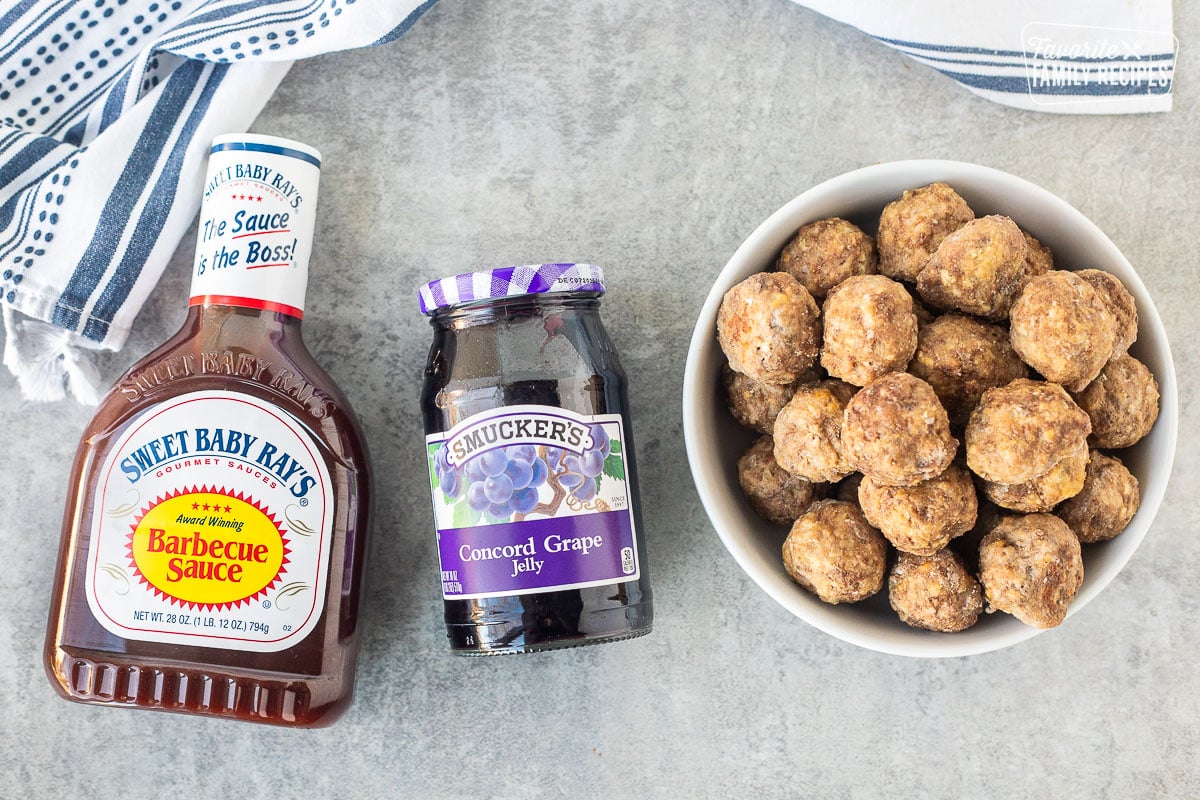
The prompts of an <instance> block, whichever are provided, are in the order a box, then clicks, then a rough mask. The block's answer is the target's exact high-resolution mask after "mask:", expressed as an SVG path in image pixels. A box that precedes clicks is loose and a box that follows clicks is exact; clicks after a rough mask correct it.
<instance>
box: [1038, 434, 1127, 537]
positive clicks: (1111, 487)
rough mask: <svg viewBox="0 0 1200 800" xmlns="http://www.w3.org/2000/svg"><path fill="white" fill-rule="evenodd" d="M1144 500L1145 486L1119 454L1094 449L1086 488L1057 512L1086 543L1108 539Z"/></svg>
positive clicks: (1119, 529)
mask: <svg viewBox="0 0 1200 800" xmlns="http://www.w3.org/2000/svg"><path fill="white" fill-rule="evenodd" d="M1140 504H1141V487H1139V486H1138V479H1137V478H1135V477H1134V476H1133V473H1132V472H1130V471H1129V470H1128V469H1126V468H1125V465H1124V464H1122V463H1121V460H1120V459H1119V458H1113V457H1112V456H1106V455H1104V454H1103V453H1092V460H1091V461H1090V462H1088V467H1087V477H1086V478H1085V479H1084V481H1083V491H1081V492H1080V493H1079V494H1077V495H1075V496H1074V497H1072V498H1071V499H1070V500H1068V501H1067V502H1065V503H1063V504H1062V505H1061V506H1059V507H1058V510H1057V512H1055V513H1056V515H1057V516H1058V517H1060V518H1061V519H1062V521H1063V522H1065V523H1067V525H1068V526H1070V528H1071V530H1073V531H1074V532H1075V535H1076V536H1078V537H1079V541H1081V542H1083V543H1084V544H1091V543H1092V542H1107V541H1108V540H1109V539H1111V538H1113V537H1114V536H1116V535H1117V534H1119V533H1120V532H1121V531H1123V530H1125V526H1126V525H1128V524H1129V520H1131V519H1133V515H1134V514H1135V513H1137V510H1138V506H1139V505H1140Z"/></svg>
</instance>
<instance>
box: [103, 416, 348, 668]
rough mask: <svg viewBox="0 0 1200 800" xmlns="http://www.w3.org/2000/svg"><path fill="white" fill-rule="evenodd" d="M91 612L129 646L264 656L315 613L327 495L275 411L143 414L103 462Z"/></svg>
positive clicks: (326, 484) (305, 440)
mask: <svg viewBox="0 0 1200 800" xmlns="http://www.w3.org/2000/svg"><path fill="white" fill-rule="evenodd" d="M93 502H94V504H95V506H96V508H97V509H98V513H97V514H96V515H95V517H94V519H95V521H94V523H93V528H92V538H91V547H90V551H89V561H88V570H87V587H86V588H87V599H88V605H89V606H90V607H91V610H92V613H93V614H94V615H95V617H96V619H97V620H98V621H99V622H100V624H101V625H103V626H104V628H105V629H107V630H108V631H110V632H111V633H114V634H116V635H118V636H121V637H123V638H126V639H137V640H143V641H152V642H163V643H170V644H185V645H193V646H202V647H219V648H226V649H238V650H251V651H255V652H272V651H277V650H282V649H284V648H287V647H291V646H293V645H294V644H296V643H297V642H299V641H300V640H301V639H303V638H304V637H305V636H307V635H308V633H309V632H311V631H312V629H313V627H314V626H315V625H316V623H317V618H318V617H320V615H321V610H322V608H323V605H324V597H325V586H326V582H327V578H328V565H329V552H330V547H331V544H332V542H331V540H332V522H333V521H332V516H331V514H332V505H333V488H332V484H331V481H330V475H329V471H328V469H327V468H326V466H325V463H324V461H323V460H322V459H321V456H320V454H319V452H318V450H317V446H316V443H315V441H314V440H313V439H312V437H310V436H309V435H308V434H307V433H306V432H305V431H304V429H303V428H301V427H300V426H299V425H298V424H297V423H296V421H295V420H293V419H292V418H291V417H290V416H288V415H287V414H286V413H285V412H283V411H281V410H280V409H278V408H276V407H274V406H271V405H269V404H267V403H263V402H262V401H259V400H257V399H255V398H253V397H250V396H248V395H243V394H238V393H235V392H194V393H191V394H186V395H182V396H180V397H177V398H175V399H173V400H170V401H168V402H166V403H164V404H162V405H159V406H155V407H154V408H151V409H148V410H147V411H146V412H144V413H143V414H142V415H141V416H139V417H137V418H136V419H135V420H134V421H133V422H132V423H131V424H130V425H129V426H128V427H127V428H126V429H125V431H124V433H122V434H121V436H120V438H119V439H118V441H117V442H116V445H115V447H114V448H113V450H112V451H111V452H110V454H109V456H108V457H107V459H106V460H105V463H104V468H103V470H102V471H101V474H100V481H99V483H98V485H97V490H96V495H95V497H94V498H93Z"/></svg>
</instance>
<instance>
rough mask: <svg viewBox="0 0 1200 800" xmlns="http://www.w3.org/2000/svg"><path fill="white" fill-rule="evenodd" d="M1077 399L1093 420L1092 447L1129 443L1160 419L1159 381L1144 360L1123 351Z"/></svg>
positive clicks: (1139, 437) (1138, 438)
mask: <svg viewBox="0 0 1200 800" xmlns="http://www.w3.org/2000/svg"><path fill="white" fill-rule="evenodd" d="M1075 402H1077V403H1079V407H1080V408H1082V409H1083V410H1084V411H1086V412H1087V415H1088V417H1089V418H1090V419H1091V421H1092V435H1091V438H1089V439H1088V441H1089V442H1091V443H1092V447H1103V448H1106V449H1113V450H1116V449H1120V448H1122V447H1129V446H1130V445H1132V444H1135V443H1137V442H1138V441H1140V440H1141V438H1142V437H1143V436H1145V435H1146V434H1148V433H1149V432H1150V429H1151V428H1153V427H1154V421H1155V420H1157V419H1158V381H1156V380H1154V375H1152V374H1151V373H1150V370H1149V369H1148V368H1147V367H1146V365H1145V364H1143V363H1142V362H1140V361H1138V360H1137V359H1136V358H1134V357H1133V356H1131V355H1129V354H1128V353H1122V354H1121V355H1119V356H1117V357H1116V358H1114V359H1113V360H1112V361H1109V362H1108V364H1107V365H1105V367H1104V369H1103V370H1102V371H1101V372H1100V375H1099V376H1098V377H1097V378H1096V380H1094V381H1092V382H1091V383H1090V384H1088V385H1087V387H1086V388H1085V389H1084V390H1083V391H1082V392H1079V393H1078V394H1076V395H1075Z"/></svg>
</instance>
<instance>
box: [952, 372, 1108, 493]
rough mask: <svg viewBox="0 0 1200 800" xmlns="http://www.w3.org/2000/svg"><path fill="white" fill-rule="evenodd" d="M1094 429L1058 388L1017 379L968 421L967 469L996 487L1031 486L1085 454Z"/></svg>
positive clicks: (994, 392) (990, 393)
mask: <svg viewBox="0 0 1200 800" xmlns="http://www.w3.org/2000/svg"><path fill="white" fill-rule="evenodd" d="M1091 430H1092V424H1091V422H1090V421H1089V420H1088V415H1087V414H1086V413H1084V411H1083V409H1081V408H1080V407H1079V406H1077V405H1075V401H1074V400H1072V399H1071V396H1070V395H1069V394H1067V393H1066V391H1065V390H1064V389H1063V388H1062V387H1061V386H1059V385H1058V384H1056V383H1046V382H1045V381H1032V380H1029V379H1027V378H1021V379H1019V380H1015V381H1013V382H1012V383H1010V384H1008V385H1007V386H1000V387H997V388H995V389H988V390H987V391H986V392H984V393H983V397H982V398H980V400H979V406H978V407H977V408H976V409H975V411H974V412H972V413H971V418H970V419H969V420H968V421H967V431H966V436H965V438H966V444H967V466H968V467H970V468H971V471H972V472H974V473H975V474H976V475H978V476H979V477H981V478H983V479H984V480H987V481H992V482H994V483H1009V484H1012V483H1025V482H1026V481H1031V480H1033V479H1034V478H1036V477H1038V476H1040V475H1045V474H1046V473H1047V472H1049V471H1050V468H1051V467H1053V466H1054V465H1055V464H1057V463H1058V462H1060V461H1062V460H1063V459H1064V458H1066V457H1067V456H1070V455H1073V454H1075V453H1078V452H1079V448H1080V447H1082V446H1083V444H1084V442H1086V441H1087V437H1088V434H1089V433H1091Z"/></svg>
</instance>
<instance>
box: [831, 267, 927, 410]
mask: <svg viewBox="0 0 1200 800" xmlns="http://www.w3.org/2000/svg"><path fill="white" fill-rule="evenodd" d="M821 313H822V315H823V317H824V323H825V343H824V345H823V348H822V350H821V366H822V367H824V368H825V371H826V372H828V373H829V374H830V375H832V376H833V377H835V378H841V379H842V380H844V381H846V382H847V383H852V384H854V385H855V386H866V385H867V384H868V383H870V382H871V381H872V380H874V379H875V378H878V377H879V376H880V375H883V374H885V373H888V372H895V371H897V370H903V369H904V368H905V367H906V366H907V365H908V360H909V359H910V358H912V354H913V351H914V350H916V349H917V318H916V316H915V315H914V314H913V304H912V297H911V296H910V295H909V293H908V291H907V290H905V288H904V287H903V286H901V285H900V284H899V283H896V281H894V280H892V279H891V278H885V277H884V276H882V275H858V276H855V277H853V278H847V279H846V280H844V281H842V282H841V283H839V284H838V285H837V286H836V287H835V288H834V289H833V291H831V292H830V293H829V295H828V296H827V297H826V298H825V303H824V305H823V306H822V311H821Z"/></svg>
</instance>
